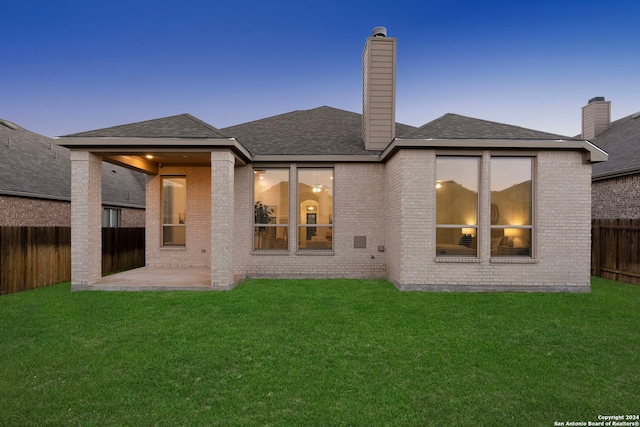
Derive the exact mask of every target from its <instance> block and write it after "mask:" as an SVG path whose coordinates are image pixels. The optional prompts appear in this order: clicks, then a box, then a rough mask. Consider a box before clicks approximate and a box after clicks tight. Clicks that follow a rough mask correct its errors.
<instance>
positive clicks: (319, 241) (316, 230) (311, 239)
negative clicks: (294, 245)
mask: <svg viewBox="0 0 640 427" xmlns="http://www.w3.org/2000/svg"><path fill="white" fill-rule="evenodd" d="M298 248H299V249H332V248H333V227H326V226H322V227H302V226H301V227H298Z"/></svg>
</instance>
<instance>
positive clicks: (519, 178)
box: [491, 157, 533, 256]
mask: <svg viewBox="0 0 640 427" xmlns="http://www.w3.org/2000/svg"><path fill="white" fill-rule="evenodd" d="M532 164H533V159H531V158H529V157H518V158H513V157H492V158H491V256H531V241H532V231H533V222H532V214H531V212H532V209H531V206H532Z"/></svg>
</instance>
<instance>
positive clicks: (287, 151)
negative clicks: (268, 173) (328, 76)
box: [220, 106, 416, 155]
mask: <svg viewBox="0 0 640 427" xmlns="http://www.w3.org/2000/svg"><path fill="white" fill-rule="evenodd" d="M415 129H416V128H415V127H413V126H409V125H403V124H401V123H398V124H396V134H404V133H407V132H411V131H414V130H415ZM220 132H222V133H224V134H225V135H227V136H229V137H234V138H236V139H237V140H238V141H239V142H240V143H241V144H242V145H243V146H245V147H246V148H247V149H248V150H249V151H250V152H251V154H253V155H359V154H372V152H371V151H366V150H365V149H364V143H363V142H362V115H361V114H358V113H352V112H350V111H345V110H340V109H337V108H332V107H327V106H323V107H318V108H313V109H310V110H297V111H292V112H290V113H285V114H280V115H277V116H273V117H268V118H265V119H261V120H256V121H252V122H248V123H243V124H240V125H235V126H230V127H227V128H223V129H220Z"/></svg>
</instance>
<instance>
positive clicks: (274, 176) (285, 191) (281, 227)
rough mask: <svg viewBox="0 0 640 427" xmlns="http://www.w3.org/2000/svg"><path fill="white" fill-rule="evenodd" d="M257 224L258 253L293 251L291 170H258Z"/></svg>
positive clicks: (255, 176)
mask: <svg viewBox="0 0 640 427" xmlns="http://www.w3.org/2000/svg"><path fill="white" fill-rule="evenodd" d="M253 223H254V224H255V225H254V229H253V249H254V250H260V249H285V250H286V249H289V227H288V224H289V169H254V171H253ZM258 224H264V225H263V226H257V225H258ZM267 224H268V226H267Z"/></svg>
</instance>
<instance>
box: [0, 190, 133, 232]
mask: <svg viewBox="0 0 640 427" xmlns="http://www.w3.org/2000/svg"><path fill="white" fill-rule="evenodd" d="M143 225H144V223H143ZM0 226H9V227H70V226H71V203H69V202H65V201H58V200H47V199H33V198H28V197H13V196H0Z"/></svg>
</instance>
